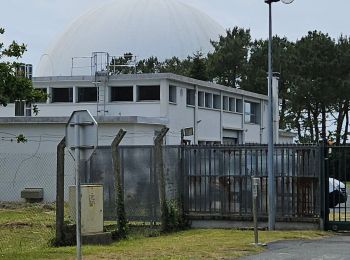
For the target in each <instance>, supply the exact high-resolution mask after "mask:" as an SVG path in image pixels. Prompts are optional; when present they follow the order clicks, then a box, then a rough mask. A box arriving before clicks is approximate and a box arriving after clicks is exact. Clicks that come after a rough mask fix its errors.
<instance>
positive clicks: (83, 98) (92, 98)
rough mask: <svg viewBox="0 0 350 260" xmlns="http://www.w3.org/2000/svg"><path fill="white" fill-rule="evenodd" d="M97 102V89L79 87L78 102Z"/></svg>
mask: <svg viewBox="0 0 350 260" xmlns="http://www.w3.org/2000/svg"><path fill="white" fill-rule="evenodd" d="M96 101H97V88H96V87H88V88H82V87H78V102H96Z"/></svg>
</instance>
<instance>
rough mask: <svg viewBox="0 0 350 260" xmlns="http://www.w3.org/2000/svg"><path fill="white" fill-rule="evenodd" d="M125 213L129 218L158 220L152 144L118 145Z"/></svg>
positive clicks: (156, 184) (156, 186)
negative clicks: (139, 145)
mask: <svg viewBox="0 0 350 260" xmlns="http://www.w3.org/2000/svg"><path fill="white" fill-rule="evenodd" d="M120 151H121V160H122V163H121V166H122V175H123V187H124V200H125V209H126V215H127V217H128V219H129V220H137V221H150V222H152V221H157V220H159V216H160V214H159V195H158V179H157V178H156V176H155V174H154V160H153V158H154V153H153V147H152V146H141V147H120Z"/></svg>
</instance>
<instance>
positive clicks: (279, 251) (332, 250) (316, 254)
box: [241, 234, 350, 260]
mask: <svg viewBox="0 0 350 260" xmlns="http://www.w3.org/2000/svg"><path fill="white" fill-rule="evenodd" d="M241 259H242V260H243V259H244V260H265V259H266V260H274V259H276V260H279V259H288V260H294V259H296V260H298V259H301V260H309V259H310V260H321V259H322V260H323V259H324V260H328V259H337V260H345V259H346V260H350V234H346V235H344V234H339V235H335V236H332V237H327V238H323V239H317V240H285V241H280V242H273V243H270V244H268V250H267V251H265V252H263V253H261V254H258V255H253V256H248V257H244V258H241Z"/></svg>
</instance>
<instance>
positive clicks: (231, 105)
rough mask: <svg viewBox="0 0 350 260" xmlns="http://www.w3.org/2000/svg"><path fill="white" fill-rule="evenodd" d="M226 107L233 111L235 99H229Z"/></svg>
mask: <svg viewBox="0 0 350 260" xmlns="http://www.w3.org/2000/svg"><path fill="white" fill-rule="evenodd" d="M228 109H229V111H231V112H235V99H234V98H230V99H229V108H228Z"/></svg>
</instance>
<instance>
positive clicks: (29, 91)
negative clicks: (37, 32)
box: [0, 28, 46, 112]
mask: <svg viewBox="0 0 350 260" xmlns="http://www.w3.org/2000/svg"><path fill="white" fill-rule="evenodd" d="M4 33H5V30H4V29H3V28H0V34H4ZM26 50H27V48H26V46H25V45H24V44H18V43H17V42H15V41H13V42H12V43H11V44H10V45H9V46H7V47H6V46H5V45H4V43H2V42H0V105H2V106H6V105H7V104H8V103H10V102H14V101H15V100H25V101H29V102H35V101H39V100H41V99H42V98H43V97H46V94H44V93H43V92H42V91H40V90H37V89H34V88H33V86H32V82H31V80H29V79H27V78H25V77H23V76H22V75H18V68H19V66H21V64H22V63H20V62H19V61H18V60H19V59H20V58H21V57H22V55H23V53H24V52H25V51H26ZM34 112H37V110H36V111H34Z"/></svg>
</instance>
